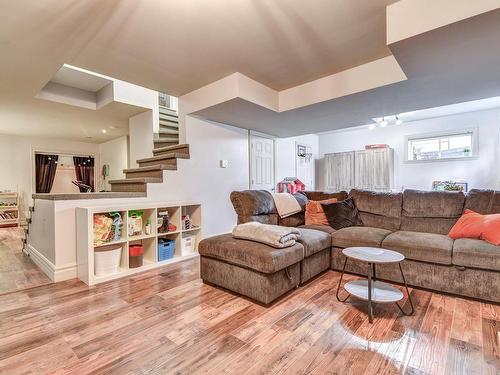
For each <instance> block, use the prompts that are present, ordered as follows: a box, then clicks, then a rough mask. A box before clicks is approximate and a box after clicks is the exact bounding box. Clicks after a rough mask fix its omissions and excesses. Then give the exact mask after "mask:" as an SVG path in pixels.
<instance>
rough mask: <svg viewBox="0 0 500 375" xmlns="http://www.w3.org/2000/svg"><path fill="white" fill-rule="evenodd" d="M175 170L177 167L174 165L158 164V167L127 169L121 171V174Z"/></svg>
mask: <svg viewBox="0 0 500 375" xmlns="http://www.w3.org/2000/svg"><path fill="white" fill-rule="evenodd" d="M176 169H177V167H176V166H175V165H170V164H158V165H150V166H147V167H137V168H127V169H124V170H123V173H134V172H149V171H164V170H170V171H174V170H176Z"/></svg>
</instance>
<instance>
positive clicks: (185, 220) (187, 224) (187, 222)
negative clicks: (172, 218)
mask: <svg viewBox="0 0 500 375" xmlns="http://www.w3.org/2000/svg"><path fill="white" fill-rule="evenodd" d="M186 229H191V217H190V216H189V215H187V214H186V215H182V230H186Z"/></svg>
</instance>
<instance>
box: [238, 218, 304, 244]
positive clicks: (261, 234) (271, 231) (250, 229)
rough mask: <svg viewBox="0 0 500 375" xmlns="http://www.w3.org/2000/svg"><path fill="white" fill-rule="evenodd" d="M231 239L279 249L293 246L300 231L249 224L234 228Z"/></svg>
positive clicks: (277, 226)
mask: <svg viewBox="0 0 500 375" xmlns="http://www.w3.org/2000/svg"><path fill="white" fill-rule="evenodd" d="M233 237H234V238H241V239H244V240H252V241H256V242H261V243H263V244H266V245H269V246H272V247H276V248H279V249H280V248H283V247H289V246H292V245H295V242H296V241H297V238H299V237H300V231H299V230H298V229H297V228H290V227H281V226H279V225H269V224H261V223H258V222H250V223H245V224H240V225H237V226H235V227H234V229H233Z"/></svg>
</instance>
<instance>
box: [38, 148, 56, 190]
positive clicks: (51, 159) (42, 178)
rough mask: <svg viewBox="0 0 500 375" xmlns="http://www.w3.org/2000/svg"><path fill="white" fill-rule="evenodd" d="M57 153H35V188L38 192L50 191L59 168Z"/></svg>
mask: <svg viewBox="0 0 500 375" xmlns="http://www.w3.org/2000/svg"><path fill="white" fill-rule="evenodd" d="M58 158H59V157H58V156H57V155H44V154H35V185H36V186H35V188H36V192H37V193H50V190H51V189H52V184H53V183H54V177H55V176H56V170H57V159H58Z"/></svg>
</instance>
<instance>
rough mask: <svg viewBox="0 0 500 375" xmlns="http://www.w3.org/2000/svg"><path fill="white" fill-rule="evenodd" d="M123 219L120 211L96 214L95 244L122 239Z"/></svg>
mask: <svg viewBox="0 0 500 375" xmlns="http://www.w3.org/2000/svg"><path fill="white" fill-rule="evenodd" d="M122 225H123V220H122V216H121V215H120V213H119V212H108V213H104V214H95V215H94V231H93V232H94V233H93V235H94V245H95V246H100V245H102V244H105V243H107V242H111V241H119V240H120V239H121V232H122Z"/></svg>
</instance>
